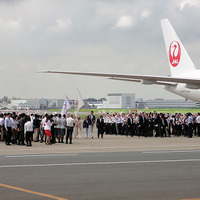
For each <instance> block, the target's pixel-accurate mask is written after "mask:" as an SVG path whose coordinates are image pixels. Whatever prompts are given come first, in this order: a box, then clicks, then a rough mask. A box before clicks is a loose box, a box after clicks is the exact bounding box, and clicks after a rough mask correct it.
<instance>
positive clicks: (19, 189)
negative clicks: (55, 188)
mask: <svg viewBox="0 0 200 200" xmlns="http://www.w3.org/2000/svg"><path fill="white" fill-rule="evenodd" d="M0 186H2V187H5V188H9V189H13V190H18V191H22V192H26V193H30V194H35V195H38V196H43V197H47V198H51V199H56V200H68V199H65V198H61V197H56V196H52V195H49V194H44V193H40V192H35V191H31V190H26V189H23V188H19V187H14V186H11V185H5V184H1V183H0Z"/></svg>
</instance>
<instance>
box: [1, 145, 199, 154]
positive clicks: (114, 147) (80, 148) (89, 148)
mask: <svg viewBox="0 0 200 200" xmlns="http://www.w3.org/2000/svg"><path fill="white" fill-rule="evenodd" d="M144 147H146V148H152V147H153V148H161V147H162V148H163V147H199V145H162V146H155V145H152V146H145V145H144V146H106V147H86V148H83V147H77V148H76V147H74V148H67V147H63V148H56V147H55V148H48V147H47V148H37V149H35V147H32V148H24V149H18V148H15V151H41V150H52V149H54V150H91V149H119V148H124V149H126V148H137V149H141V148H144ZM1 151H2V152H4V151H6V152H10V151H12V152H13V149H12V147H9V149H1V150H0V152H1Z"/></svg>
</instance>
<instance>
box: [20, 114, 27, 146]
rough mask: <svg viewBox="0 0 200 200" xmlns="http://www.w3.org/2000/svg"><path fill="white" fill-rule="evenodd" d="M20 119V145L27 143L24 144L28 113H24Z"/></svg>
mask: <svg viewBox="0 0 200 200" xmlns="http://www.w3.org/2000/svg"><path fill="white" fill-rule="evenodd" d="M20 117H21V118H20V120H19V142H18V145H25V144H24V124H25V123H26V119H25V117H26V114H25V113H22V114H21V116H20Z"/></svg>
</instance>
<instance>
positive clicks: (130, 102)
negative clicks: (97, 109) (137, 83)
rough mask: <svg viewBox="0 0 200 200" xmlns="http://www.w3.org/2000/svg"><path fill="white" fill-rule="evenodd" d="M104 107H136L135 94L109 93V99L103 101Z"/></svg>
mask: <svg viewBox="0 0 200 200" xmlns="http://www.w3.org/2000/svg"><path fill="white" fill-rule="evenodd" d="M103 108H120V109H121V108H122V109H127V108H135V94H128V93H114V94H108V95H107V101H103Z"/></svg>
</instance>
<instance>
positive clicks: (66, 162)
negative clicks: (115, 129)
mask: <svg viewBox="0 0 200 200" xmlns="http://www.w3.org/2000/svg"><path fill="white" fill-rule="evenodd" d="M32 145H33V146H32V147H26V146H18V145H12V146H6V145H5V144H4V143H0V200H5V199H6V200H12V199H20V200H21V199H26V200H29V199H31V200H33V199H60V200H66V199H69V200H82V199H83V200H94V199H97V200H101V199H102V200H109V199H120V200H121V199H127V200H129V199H130V200H134V199H136V200H138V199H139V200H140V199H145V200H146V199H152V200H153V199H155V200H156V199H170V200H171V199H174V200H175V199H176V200H179V199H180V200H181V199H195V200H197V199H200V186H199V177H200V170H199V169H200V138H199V137H193V138H185V137H171V138H155V137H153V138H144V137H140V138H139V137H132V138H131V137H125V136H114V135H113V136H112V135H105V136H104V138H103V139H98V138H96V137H94V138H93V139H83V138H82V139H73V144H62V143H56V144H53V145H45V144H44V143H39V142H33V143H32Z"/></svg>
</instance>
